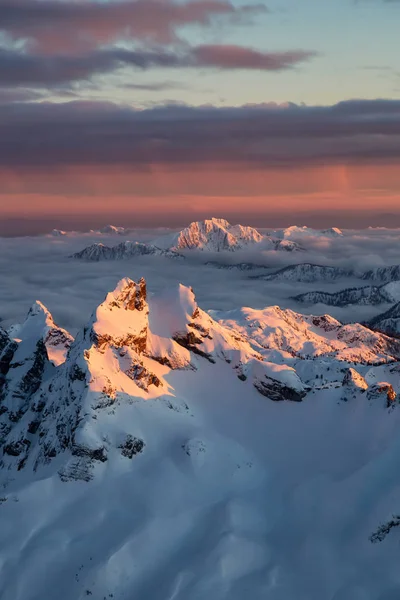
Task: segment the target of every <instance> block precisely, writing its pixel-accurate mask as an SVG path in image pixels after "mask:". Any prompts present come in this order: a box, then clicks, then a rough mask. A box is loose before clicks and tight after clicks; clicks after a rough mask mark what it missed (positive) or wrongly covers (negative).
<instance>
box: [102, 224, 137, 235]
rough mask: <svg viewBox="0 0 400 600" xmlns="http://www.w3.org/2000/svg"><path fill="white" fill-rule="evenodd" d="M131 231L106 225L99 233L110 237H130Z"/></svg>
mask: <svg viewBox="0 0 400 600" xmlns="http://www.w3.org/2000/svg"><path fill="white" fill-rule="evenodd" d="M130 232H131V229H127V228H126V227H117V226H116V225H105V226H104V227H102V228H101V229H99V233H104V234H110V235H128V234H129V233H130Z"/></svg>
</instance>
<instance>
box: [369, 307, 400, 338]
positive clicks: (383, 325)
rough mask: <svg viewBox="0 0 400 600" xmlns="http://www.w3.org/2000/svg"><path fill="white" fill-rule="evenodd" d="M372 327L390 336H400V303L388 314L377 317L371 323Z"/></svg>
mask: <svg viewBox="0 0 400 600" xmlns="http://www.w3.org/2000/svg"><path fill="white" fill-rule="evenodd" d="M369 325H370V327H372V328H373V329H377V330H378V331H384V332H386V333H388V334H389V335H399V334H400V302H398V303H397V304H395V305H394V306H392V308H390V309H389V310H387V311H386V312H384V313H382V314H380V315H377V316H376V317H374V318H373V319H372V320H371V321H370V322H369Z"/></svg>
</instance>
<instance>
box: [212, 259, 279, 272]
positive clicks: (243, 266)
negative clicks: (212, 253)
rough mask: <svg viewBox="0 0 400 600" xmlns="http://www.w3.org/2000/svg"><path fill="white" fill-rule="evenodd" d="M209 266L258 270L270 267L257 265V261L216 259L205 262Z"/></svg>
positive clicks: (225, 268) (222, 268)
mask: <svg viewBox="0 0 400 600" xmlns="http://www.w3.org/2000/svg"><path fill="white" fill-rule="evenodd" d="M205 264H206V265H207V266H209V267H214V268H215V269H221V270H226V271H257V270H260V269H268V267H266V266H265V265H257V264H255V263H249V262H242V263H236V264H229V263H220V262H218V261H216V260H210V261H208V262H206V263H205Z"/></svg>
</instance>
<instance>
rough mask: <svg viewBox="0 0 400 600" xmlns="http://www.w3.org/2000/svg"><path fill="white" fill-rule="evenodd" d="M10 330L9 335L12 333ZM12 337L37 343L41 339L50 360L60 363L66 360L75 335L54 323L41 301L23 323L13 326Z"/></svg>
mask: <svg viewBox="0 0 400 600" xmlns="http://www.w3.org/2000/svg"><path fill="white" fill-rule="evenodd" d="M10 333H11V332H10V330H9V335H10ZM11 337H12V339H13V340H15V341H17V342H23V343H24V344H26V343H29V340H32V343H33V344H36V343H37V341H38V340H41V341H42V342H43V343H44V345H45V348H46V351H47V355H48V358H49V360H50V361H51V362H52V363H53V364H55V365H60V364H61V363H63V362H64V360H65V358H66V355H67V352H68V350H69V348H70V346H71V344H72V342H73V337H72V336H71V335H70V334H69V333H68V331H66V330H65V329H63V328H62V327H59V326H58V325H56V324H55V323H54V320H53V317H52V316H51V314H50V312H49V311H48V310H47V308H46V307H45V306H44V305H43V304H42V303H41V302H39V301H36V302H35V304H33V306H32V307H31V308H30V310H29V312H28V315H27V317H26V319H25V321H24V322H23V323H22V325H15V326H14V327H12V333H11Z"/></svg>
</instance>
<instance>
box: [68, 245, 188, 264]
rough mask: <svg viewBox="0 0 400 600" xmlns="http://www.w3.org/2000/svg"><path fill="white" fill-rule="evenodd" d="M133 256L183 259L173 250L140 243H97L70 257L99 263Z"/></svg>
mask: <svg viewBox="0 0 400 600" xmlns="http://www.w3.org/2000/svg"><path fill="white" fill-rule="evenodd" d="M135 256H163V257H165V258H173V259H183V258H184V257H183V256H182V255H181V254H179V253H178V252H174V251H173V250H162V249H161V248H158V247H157V246H154V245H153V244H143V243H141V242H130V241H126V242H121V244H118V245H117V246H111V247H110V246H105V245H104V244H101V243H97V244H92V245H91V246H88V247H87V248H84V249H83V250H81V251H80V252H76V253H75V254H73V255H72V256H71V258H74V259H76V260H87V261H92V262H99V261H103V260H124V259H128V258H133V257H135Z"/></svg>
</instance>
